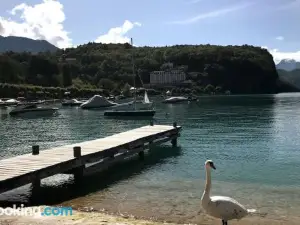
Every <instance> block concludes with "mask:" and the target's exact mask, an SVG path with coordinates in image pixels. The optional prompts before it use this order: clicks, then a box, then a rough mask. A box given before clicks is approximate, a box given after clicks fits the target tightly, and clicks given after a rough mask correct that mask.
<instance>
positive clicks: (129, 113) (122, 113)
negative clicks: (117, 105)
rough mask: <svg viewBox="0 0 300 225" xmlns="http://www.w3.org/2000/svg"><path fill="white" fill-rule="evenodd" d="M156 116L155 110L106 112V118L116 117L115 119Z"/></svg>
mask: <svg viewBox="0 0 300 225" xmlns="http://www.w3.org/2000/svg"><path fill="white" fill-rule="evenodd" d="M154 115H155V110H123V111H121V110H107V111H105V112H104V116H114V117H118V116H121V117H124V116H127V117H137V116H138V117H153V116H154Z"/></svg>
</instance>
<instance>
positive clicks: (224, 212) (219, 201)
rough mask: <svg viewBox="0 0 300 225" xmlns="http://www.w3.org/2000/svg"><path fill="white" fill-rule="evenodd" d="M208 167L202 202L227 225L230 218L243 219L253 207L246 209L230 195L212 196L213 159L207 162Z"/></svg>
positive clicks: (210, 212) (211, 213)
mask: <svg viewBox="0 0 300 225" xmlns="http://www.w3.org/2000/svg"><path fill="white" fill-rule="evenodd" d="M205 168H206V184H205V190H204V192H203V195H202V198H201V203H202V207H203V208H204V210H205V211H206V213H207V214H209V215H210V216H213V217H215V218H219V219H221V220H222V224H223V225H227V221H228V220H232V219H237V220H239V219H242V218H243V217H245V216H246V215H248V214H249V213H251V212H254V211H255V210H253V209H246V208H245V207H244V206H243V205H242V204H240V203H239V202H237V201H236V200H234V199H233V198H230V197H225V196H210V189H211V168H213V169H216V168H215V166H214V164H213V162H212V161H211V160H207V161H206V163H205Z"/></svg>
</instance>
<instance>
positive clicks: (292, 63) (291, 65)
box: [276, 59, 300, 71]
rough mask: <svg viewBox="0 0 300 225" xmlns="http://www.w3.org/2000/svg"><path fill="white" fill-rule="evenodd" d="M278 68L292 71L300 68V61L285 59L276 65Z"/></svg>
mask: <svg viewBox="0 0 300 225" xmlns="http://www.w3.org/2000/svg"><path fill="white" fill-rule="evenodd" d="M276 68H277V69H279V70H286V71H292V70H295V69H300V62H297V61H296V60H294V59H283V60H281V61H280V62H279V63H278V64H277V65H276Z"/></svg>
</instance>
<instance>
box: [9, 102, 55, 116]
mask: <svg viewBox="0 0 300 225" xmlns="http://www.w3.org/2000/svg"><path fill="white" fill-rule="evenodd" d="M57 110H58V108H50V107H38V106H37V105H36V104H30V105H22V106H17V107H16V108H14V109H13V110H11V111H10V112H9V115H11V116H23V115H31V116H50V115H53V114H54V113H55V112H57Z"/></svg>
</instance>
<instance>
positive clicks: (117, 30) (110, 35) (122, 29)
mask: <svg viewBox="0 0 300 225" xmlns="http://www.w3.org/2000/svg"><path fill="white" fill-rule="evenodd" d="M140 26H142V24H141V23H139V22H134V23H132V22H130V21H129V20H125V22H124V23H123V25H122V26H119V27H114V28H111V29H110V30H109V31H108V32H107V33H106V34H103V35H101V36H99V37H98V38H97V39H96V40H95V42H97V43H100V42H101V43H106V44H109V43H130V38H129V37H127V36H126V34H127V33H128V31H130V30H132V29H133V28H134V27H140Z"/></svg>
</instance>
